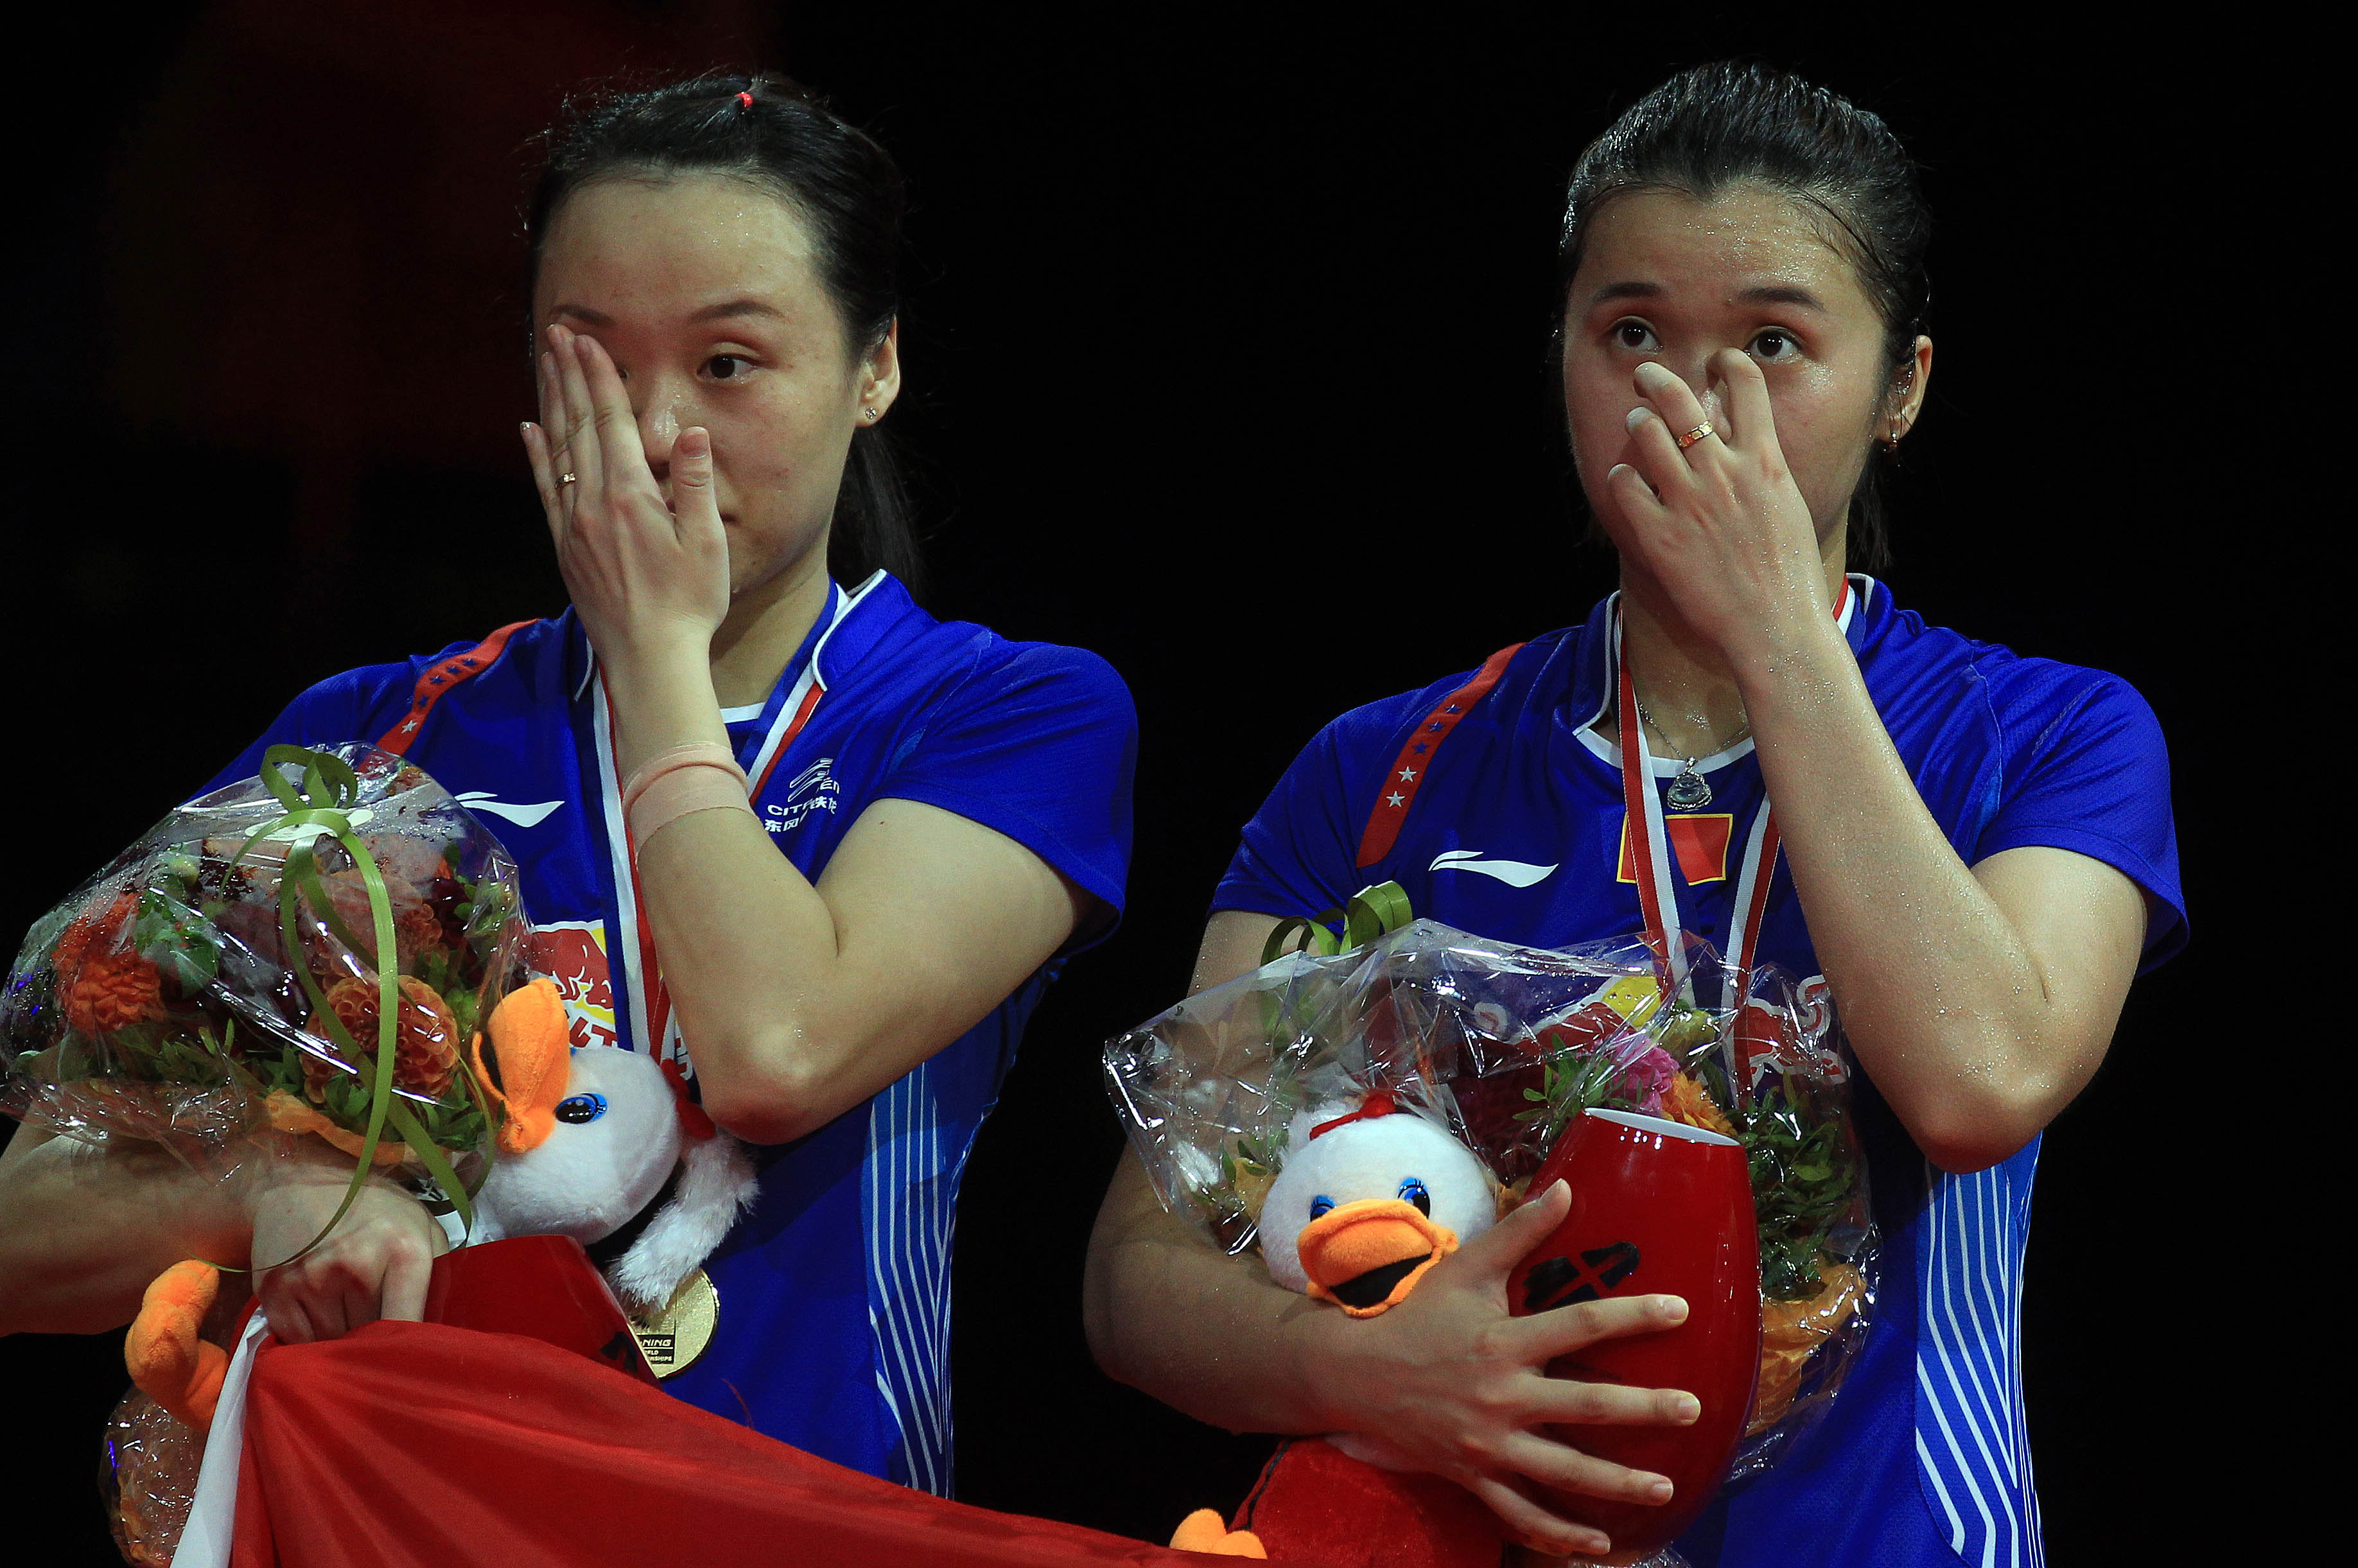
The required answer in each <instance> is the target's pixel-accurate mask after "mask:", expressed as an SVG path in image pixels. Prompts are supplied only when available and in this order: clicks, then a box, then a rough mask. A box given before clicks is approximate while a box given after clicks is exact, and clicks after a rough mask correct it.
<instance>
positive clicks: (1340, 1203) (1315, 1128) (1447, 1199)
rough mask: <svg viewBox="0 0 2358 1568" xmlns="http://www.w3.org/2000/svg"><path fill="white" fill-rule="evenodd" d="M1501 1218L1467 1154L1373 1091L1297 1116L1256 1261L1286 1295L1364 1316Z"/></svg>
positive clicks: (1267, 1203) (1488, 1184)
mask: <svg viewBox="0 0 2358 1568" xmlns="http://www.w3.org/2000/svg"><path fill="white" fill-rule="evenodd" d="M1497 1219H1498V1189H1497V1186H1496V1184H1494V1183H1493V1182H1492V1181H1491V1178H1490V1173H1489V1172H1488V1171H1487V1170H1486V1169H1484V1168H1483V1165H1482V1162H1481V1161H1479V1160H1477V1159H1476V1158H1475V1157H1474V1152H1473V1151H1472V1150H1470V1149H1468V1148H1466V1145H1465V1144H1464V1143H1462V1142H1460V1141H1458V1140H1457V1139H1456V1138H1455V1136H1454V1135H1452V1134H1451V1132H1450V1131H1449V1130H1448V1129H1447V1128H1446V1127H1444V1126H1443V1125H1442V1124H1441V1123H1439V1122H1437V1121H1434V1120H1432V1119H1428V1118H1426V1117H1422V1116H1419V1115H1416V1114H1415V1113H1413V1112H1412V1111H1410V1110H1409V1109H1407V1108H1405V1107H1403V1106H1401V1105H1400V1104H1399V1103H1398V1102H1397V1101H1396V1100H1395V1099H1394V1098H1392V1096H1390V1094H1388V1093H1385V1092H1382V1091H1380V1090H1379V1091H1378V1092H1376V1093H1374V1094H1371V1095H1369V1096H1368V1097H1367V1098H1364V1099H1362V1100H1358V1101H1357V1102H1351V1101H1341V1102H1330V1103H1328V1104H1326V1105H1323V1106H1318V1107H1314V1108H1310V1109H1307V1110H1303V1111H1302V1112H1301V1113H1299V1114H1298V1115H1296V1116H1295V1117H1294V1119H1293V1124H1292V1126H1291V1127H1290V1128H1289V1129H1288V1131H1287V1138H1286V1150H1285V1163H1284V1165H1283V1166H1282V1168H1281V1169H1280V1170H1279V1172H1278V1173H1277V1178H1276V1180H1274V1181H1273V1182H1271V1184H1270V1188H1269V1193H1268V1195H1267V1196H1266V1197H1265V1198H1264V1199H1263V1200H1262V1203H1261V1210H1260V1249H1261V1259H1262V1260H1263V1261H1264V1262H1266V1263H1267V1264H1268V1266H1269V1275H1270V1278H1271V1279H1272V1280H1274V1281H1277V1282H1278V1283H1279V1284H1281V1285H1283V1286H1284V1287H1286V1289H1288V1290H1293V1291H1300V1292H1303V1293H1304V1294H1305V1295H1309V1296H1313V1297H1315V1298H1316V1299H1318V1300H1320V1301H1328V1302H1333V1303H1335V1304H1336V1305H1337V1306H1339V1307H1341V1308H1342V1309H1343V1310H1344V1311H1345V1312H1347V1313H1348V1314H1351V1315H1352V1316H1353V1317H1373V1316H1375V1315H1376V1314H1379V1313H1381V1312H1385V1311H1388V1310H1390V1308H1391V1307H1393V1306H1396V1305H1398V1304H1399V1303H1401V1301H1402V1300H1404V1299H1405V1298H1406V1297H1407V1295H1408V1293H1409V1292H1410V1291H1412V1290H1413V1289H1415V1287H1416V1283H1417V1281H1419V1280H1422V1278H1423V1277H1424V1275H1425V1272H1426V1271H1428V1270H1430V1269H1431V1268H1432V1267H1433V1265H1434V1264H1435V1263H1438V1262H1439V1261H1441V1260H1443V1259H1444V1258H1446V1257H1448V1256H1449V1254H1451V1253H1452V1252H1455V1251H1456V1250H1457V1249H1458V1248H1459V1247H1460V1246H1462V1245H1463V1244H1464V1243H1466V1242H1468V1241H1471V1240H1473V1239H1474V1238H1476V1237H1477V1236H1479V1235H1481V1234H1482V1233H1483V1232H1484V1231H1486V1230H1487V1229H1489V1228H1490V1227H1491V1225H1492V1224H1493V1223H1495V1222H1496V1221H1497Z"/></svg>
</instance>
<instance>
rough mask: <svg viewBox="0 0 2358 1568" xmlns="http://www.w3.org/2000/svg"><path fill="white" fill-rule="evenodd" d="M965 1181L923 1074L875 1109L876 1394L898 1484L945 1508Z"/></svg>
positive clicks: (869, 1172)
mask: <svg viewBox="0 0 2358 1568" xmlns="http://www.w3.org/2000/svg"><path fill="white" fill-rule="evenodd" d="M957 1163H958V1164H963V1163H964V1151H963V1150H961V1151H960V1152H959V1153H958V1156H957ZM957 1178H958V1171H957V1168H956V1166H951V1167H949V1168H945V1166H944V1162H943V1146H942V1137H941V1120H940V1108H939V1107H938V1106H937V1105H936V1102H935V1099H934V1096H933V1091H932V1089H931V1088H930V1087H929V1086H928V1075H927V1072H926V1068H925V1065H924V1064H920V1065H918V1066H917V1067H916V1068H915V1070H914V1071H913V1072H911V1073H910V1074H909V1075H908V1076H906V1077H903V1078H902V1079H901V1080H900V1081H899V1082H898V1083H895V1084H893V1085H892V1087H890V1088H887V1089H886V1090H884V1092H883V1093H882V1094H880V1095H878V1096H877V1097H876V1098H875V1099H874V1100H872V1101H871V1102H870V1105H869V1110H868V1155H867V1160H866V1162H865V1164H864V1166H863V1168H862V1170H861V1173H860V1205H861V1209H862V1217H863V1219H864V1221H865V1222H866V1225H867V1228H868V1325H869V1333H870V1334H871V1336H872V1337H873V1339H874V1342H875V1352H876V1383H877V1389H878V1390H879V1392H880V1393H882V1396H883V1399H884V1403H885V1406H886V1408H887V1409H889V1410H891V1411H892V1414H893V1419H894V1420H896V1421H897V1422H899V1423H900V1427H901V1447H900V1452H899V1454H898V1456H897V1457H898V1460H899V1463H898V1464H896V1465H895V1466H894V1469H895V1471H896V1472H898V1473H897V1474H895V1475H894V1476H893V1477H892V1478H893V1479H894V1480H897V1481H902V1482H904V1483H905V1484H907V1485H909V1486H912V1487H916V1488H917V1489H918V1490H920V1491H925V1492H931V1493H933V1494H934V1495H935V1496H936V1497H943V1498H946V1497H948V1496H949V1495H950V1483H951V1449H952V1440H953V1433H952V1428H951V1424H950V1384H949V1376H950V1244H951V1240H952V1238H953V1236H954V1234H955V1233H956V1230H957V1209H956V1201H955V1200H956V1198H957Z"/></svg>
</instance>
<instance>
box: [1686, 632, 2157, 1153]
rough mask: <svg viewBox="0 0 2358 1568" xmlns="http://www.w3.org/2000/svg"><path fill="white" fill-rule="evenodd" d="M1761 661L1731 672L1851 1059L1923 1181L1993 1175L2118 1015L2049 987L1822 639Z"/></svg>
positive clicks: (2029, 946) (1852, 662) (1851, 662)
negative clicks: (1907, 1136)
mask: <svg viewBox="0 0 2358 1568" xmlns="http://www.w3.org/2000/svg"><path fill="white" fill-rule="evenodd" d="M1760 643H1761V645H1759V646H1758V647H1756V648H1753V649H1749V650H1745V651H1742V652H1739V653H1735V654H1732V655H1731V658H1730V664H1731V665H1732V666H1733V667H1734V670H1735V673H1736V680H1737V683H1738V685H1739V687H1741V688H1742V691H1743V695H1744V700H1745V707H1746V711H1747V713H1748V714H1749V716H1750V718H1751V722H1752V730H1753V734H1754V736H1755V738H1756V744H1757V746H1758V755H1759V759H1760V769H1761V773H1762V775H1763V777H1764V778H1765V780H1766V781H1767V784H1768V796H1769V798H1770V799H1771V800H1773V801H1774V802H1775V803H1776V809H1777V826H1778V828H1779V832H1780V834H1781V836H1782V838H1783V841H1784V852H1785V855H1786V857H1787V859H1788V860H1789V862H1790V865H1791V868H1792V875H1793V883H1794V887H1795V888H1796V890H1797V891H1798V892H1799V893H1800V896H1801V906H1802V910H1803V913H1804V914H1805V915H1806V916H1807V918H1808V921H1809V927H1810V937H1811V942H1812V946H1813V947H1814V948H1815V950H1816V953H1817V957H1818V959H1819V962H1820V963H1821V965H1822V966H1823V968H1824V972H1825V976H1826V979H1827V981H1828V983H1829V984H1830V986H1831V987H1832V988H1833V994H1834V997H1835V1000H1836V1001H1837V1002H1838V1004H1839V1005H1840V1007H1841V1009H1842V1018H1843V1022H1844V1029H1845V1031H1846V1032H1847V1033H1848V1035H1849V1038H1850V1041H1851V1044H1852V1047H1853V1049H1854V1050H1855V1052H1856V1054H1857V1055H1858V1058H1859V1060H1860V1062H1861V1063H1862V1064H1863V1065H1865V1066H1866V1070H1867V1072H1868V1073H1869V1074H1870V1075H1871V1076H1873V1077H1874V1079H1875V1081H1876V1084H1877V1087H1878V1088H1880V1089H1881V1091H1882V1092H1883V1094H1884V1096H1885V1097H1886V1098H1887V1099H1888V1100H1889V1101H1890V1103H1891V1105H1892V1108H1894V1110H1896V1111H1897V1112H1898V1115H1899V1117H1900V1119H1901V1120H1902V1121H1903V1122H1904V1123H1906V1124H1907V1126H1908V1129H1909V1132H1910V1133H1911V1134H1913V1135H1914V1136H1915V1138H1916V1141H1917V1142H1918V1143H1919V1145H1920V1146H1921V1147H1922V1148H1923V1149H1924V1151H1925V1152H1926V1153H1927V1155H1929V1156H1930V1157H1931V1159H1932V1160H1933V1162H1935V1163H1937V1164H1940V1165H1942V1166H1943V1167H1945V1168H1948V1169H1952V1170H1963V1169H1974V1168H1978V1167H1979V1166H1982V1165H1985V1164H1988V1163H1991V1162H1995V1161H1996V1160H2001V1159H2004V1158H2006V1156H2007V1155H2008V1154H2011V1153H2012V1152H2014V1151H2015V1150H2016V1149H2018V1148H2020V1147H2021V1146H2022V1144H2024V1143H2025V1142H2027V1141H2029V1139H2030V1138H2031V1137H2032V1136H2033V1135H2034V1134H2036V1133H2037V1132H2038V1131H2039V1129H2040V1128H2041V1127H2043V1126H2044V1125H2045V1124H2046V1123H2047V1121H2048V1120H2049V1119H2050V1118H2052V1117H2053V1116H2054V1115H2055V1113H2056V1112H2057V1111H2059V1110H2061V1108H2062V1107H2063V1106H2064V1105H2065V1104H2067V1103H2068V1102H2069V1101H2070V1099H2071V1097H2072V1095H2074V1094H2076V1093H2077V1092H2078V1091H2079V1089H2080V1088H2081V1087H2082V1086H2083V1085H2084V1084H2085V1083H2086V1081H2087V1079H2088V1076H2090V1075H2091V1074H2092V1073H2093V1071H2094V1069H2095V1065H2096V1063H2097V1061H2098V1060H2100V1059H2101V1058H2102V1055H2103V1053H2104V1046H2105V1044H2107V1042H2108V1041H2109V1039H2110V1036H2111V1032H2112V1023H2113V1020H2114V1017H2115V1015H2116V1013H2117V1010H2118V998H2117V996H2115V997H2114V998H2112V1000H2111V1006H2110V1007H2109V1008H2105V1007H2103V1006H2102V1005H2091V1004H2089V1000H2088V999H2082V998H2081V997H2079V996H2077V995H2071V996H2066V995H2063V994H2061V991H2063V990H2066V989H2071V988H2055V987H2050V978H2051V977H2050V974H2049V972H2048V968H2047V966H2046V965H2045V964H2044V963H2043V962H2042V957H2041V955H2040V953H2039V951H2038V950H2037V948H2036V946H2034V944H2033V943H2031V942H2030V941H2028V940H2027V939H2026V937H2025V935H2024V933H2023V932H2022V931H2021V930H2020V929H2019V928H2018V927H2017V924H2016V923H2015V922H2014V921H2013V920H2011V919H2010V918H2009V917H2008V915H2007V913H2006V910H2005V909H2004V908H2002V907H2001V906H2000V903H1999V902H1998V900H1997V899H1996V897H1994V896H1993V895H1992V893H1991V892H1990V891H1989V890H1988V889H1987V888H1985V886H1984V885H1983V883H1982V882H1981V881H1979V880H1978V879H1977V878H1976V877H1975V875H1974V871H1972V870H1970V869H1969V868H1967V867H1966V865H1965V864H1964V862H1963V860H1960V859H1959V858H1958V855H1957V853H1956V851H1955V849H1952V847H1951V846H1950V844H1949V842H1948V839H1947V838H1946V837H1945V836H1944V835H1943V834H1942V831H1941V828H1940V826H1939V824H1938V823H1936V822H1935V821H1934V820H1933V818H1932V815H1931V812H1930V811H1929V810H1927V809H1926V808H1925V806H1924V802H1923V799H1922V797H1921V796H1920V795H1919V794H1918V793H1917V790H1916V785H1915V782H1914V781H1913V780H1912V779H1911V778H1910V777H1909V773H1908V770H1907V766H1906V764H1905V763H1904V762H1901V760H1900V758H1899V755H1898V752H1896V751H1895V750H1894V749H1893V747H1892V744H1891V740H1890V737H1889V735H1888V734H1887V732H1886V730H1885V729H1884V727H1883V723H1882V721H1881V719H1879V718H1878V717H1877V714H1876V710H1875V706H1874V703H1873V701H1872V699H1871V698H1870V697H1869V696H1868V694H1867V690H1866V682H1865V680H1864V678H1863V677H1862V676H1861V675H1860V672H1859V668H1858V663H1857V660H1856V658H1855V656H1854V655H1853V654H1852V653H1851V650H1850V647H1849V645H1848V643H1846V642H1844V639H1843V637H1842V635H1841V633H1839V632H1838V631H1836V630H1835V629H1834V627H1833V624H1832V623H1831V622H1826V621H1823V620H1822V619H1820V618H1817V617H1802V618H1798V619H1797V620H1796V622H1794V623H1792V624H1791V625H1790V626H1788V627H1785V628H1783V629H1782V630H1781V631H1780V632H1778V633H1770V634H1768V635H1766V636H1764V637H1762V639H1761V640H1760ZM2096 1000H2099V1001H2100V1000H2101V999H2096Z"/></svg>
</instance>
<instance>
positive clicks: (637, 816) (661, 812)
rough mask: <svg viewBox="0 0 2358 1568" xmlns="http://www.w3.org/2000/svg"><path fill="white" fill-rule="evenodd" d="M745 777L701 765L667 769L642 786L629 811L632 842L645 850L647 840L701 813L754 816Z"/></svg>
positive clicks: (694, 764) (691, 764)
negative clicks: (688, 816) (682, 819)
mask: <svg viewBox="0 0 2358 1568" xmlns="http://www.w3.org/2000/svg"><path fill="white" fill-rule="evenodd" d="M744 777H745V775H744V774H743V773H722V772H721V771H720V770H719V769H718V768H714V767H708V766H704V765H702V764H700V763H687V764H683V765H682V766H679V767H676V768H671V769H667V770H666V771H665V772H664V773H660V774H658V775H657V776H656V777H654V778H652V779H649V780H648V781H647V782H646V783H644V784H641V785H640V786H639V793H638V798H637V799H636V800H634V801H633V802H632V804H631V806H630V807H629V810H628V814H627V816H628V820H629V822H630V827H631V842H632V843H633V844H634V845H636V846H637V847H638V848H640V849H645V848H646V846H647V840H648V839H650V838H654V836H655V835H656V834H657V833H660V832H661V831H663V830H664V829H665V827H670V826H671V825H672V824H673V823H675V822H676V821H678V820H679V819H680V818H681V817H683V816H687V815H688V814H689V813H691V812H697V811H741V812H743V813H744V814H745V815H746V816H753V814H754V813H753V806H752V802H750V801H748V800H747V799H746V798H745V784H744Z"/></svg>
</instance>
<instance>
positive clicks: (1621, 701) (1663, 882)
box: [1613, 578, 1851, 997]
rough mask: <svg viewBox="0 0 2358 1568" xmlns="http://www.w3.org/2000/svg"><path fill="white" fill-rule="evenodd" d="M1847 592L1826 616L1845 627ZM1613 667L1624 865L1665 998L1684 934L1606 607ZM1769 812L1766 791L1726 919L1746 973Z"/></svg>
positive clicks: (1656, 798) (1679, 966) (1772, 839)
mask: <svg viewBox="0 0 2358 1568" xmlns="http://www.w3.org/2000/svg"><path fill="white" fill-rule="evenodd" d="M1850 612H1851V587H1850V580H1849V579H1847V578H1845V579H1843V585H1842V589H1841V591H1840V594H1839V596H1838V597H1837V598H1836V599H1835V600H1834V609H1833V615H1834V620H1835V622H1836V623H1837V624H1839V625H1841V626H1842V627H1843V628H1844V630H1848V628H1849V625H1850ZM1613 665H1614V670H1615V677H1614V678H1615V686H1616V688H1617V709H1616V712H1617V717H1618V719H1619V721H1620V726H1621V804H1622V806H1624V808H1625V809H1626V810H1627V811H1628V825H1629V826H1628V834H1629V841H1630V849H1631V851H1632V852H1631V854H1630V857H1629V858H1630V860H1631V861H1632V862H1633V863H1634V866H1635V870H1636V872H1637V879H1638V904H1639V908H1640V909H1642V910H1644V911H1645V915H1646V942H1647V945H1648V946H1650V947H1652V948H1653V949H1654V959H1655V967H1656V971H1657V973H1658V974H1659V975H1660V979H1661V981H1662V990H1663V994H1664V995H1665V996H1666V997H1674V996H1677V995H1678V994H1679V993H1680V992H1681V991H1682V990H1684V989H1686V984H1687V968H1688V961H1687V948H1686V942H1685V941H1684V939H1683V933H1684V931H1685V929H1686V927H1685V925H1684V923H1683V922H1682V920H1681V919H1680V917H1679V895H1678V884H1677V882H1676V881H1673V880H1672V879H1671V844H1670V832H1669V829H1668V828H1667V827H1665V826H1664V823H1663V820H1662V797H1661V794H1660V791H1658V790H1657V789H1656V788H1655V787H1654V759H1653V755H1652V753H1651V752H1649V751H1648V750H1647V747H1646V726H1645V723H1644V722H1643V720H1641V719H1639V716H1638V686H1637V682H1636V681H1634V680H1633V679H1631V678H1630V675H1629V661H1628V659H1626V658H1624V657H1623V656H1622V649H1621V605H1620V602H1619V600H1616V601H1615V603H1614V606H1613ZM1777 851H1778V839H1777V813H1776V810H1775V808H1774V806H1772V805H1771V804H1770V803H1769V800H1768V795H1767V794H1766V793H1763V795H1761V797H1760V809H1759V811H1758V813H1756V814H1755V815H1754V816H1753V818H1752V832H1751V834H1750V836H1749V837H1748V838H1747V840H1746V842H1745V846H1744V859H1743V860H1742V861H1741V862H1740V864H1741V868H1742V869H1741V870H1740V871H1738V872H1737V873H1736V911H1735V914H1733V915H1732V916H1730V918H1729V920H1728V927H1727V946H1726V948H1725V957H1728V958H1729V959H1730V960H1732V961H1733V962H1734V963H1736V965H1737V966H1738V967H1739V968H1742V969H1745V970H1749V969H1750V968H1752V964H1753V960H1754V957H1755V956H1756V955H1757V953H1758V949H1759V946H1760V920H1761V916H1762V915H1763V914H1766V913H1767V911H1768V884H1769V883H1770V882H1771V881H1775V880H1776V876H1777Z"/></svg>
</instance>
